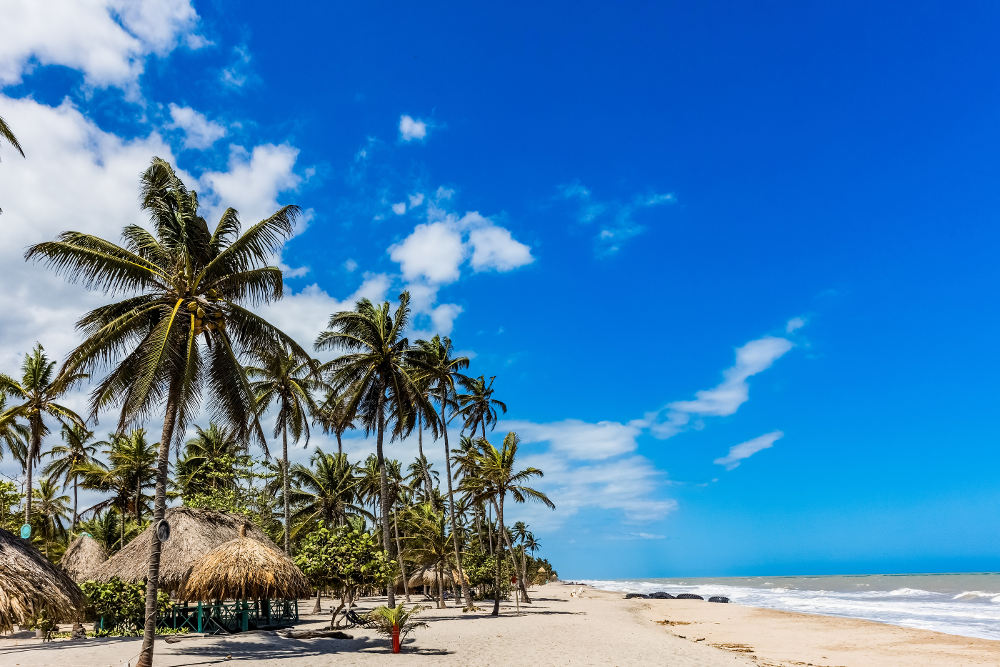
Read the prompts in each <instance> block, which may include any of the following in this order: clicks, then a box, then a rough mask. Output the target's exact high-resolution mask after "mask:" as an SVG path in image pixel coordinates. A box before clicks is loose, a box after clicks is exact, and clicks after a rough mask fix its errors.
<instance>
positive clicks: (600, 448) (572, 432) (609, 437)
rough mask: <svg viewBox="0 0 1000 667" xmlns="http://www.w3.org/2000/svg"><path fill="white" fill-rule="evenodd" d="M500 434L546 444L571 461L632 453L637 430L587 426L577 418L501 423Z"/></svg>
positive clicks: (610, 424)
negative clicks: (541, 421) (501, 432)
mask: <svg viewBox="0 0 1000 667" xmlns="http://www.w3.org/2000/svg"><path fill="white" fill-rule="evenodd" d="M501 429H502V430H504V431H507V430H510V431H516V432H517V434H518V435H519V436H520V437H521V440H522V441H523V442H526V443H531V442H548V443H550V444H551V446H552V449H553V450H555V451H558V452H562V453H563V454H565V455H566V456H567V457H569V458H572V459H582V460H601V459H607V458H611V457H613V456H618V455H620V454H627V453H628V452H632V451H635V448H636V441H635V439H636V438H637V437H638V436H639V433H640V429H639V428H638V427H637V426H635V425H630V424H621V423H619V422H612V421H600V422H597V423H588V422H584V421H581V420H579V419H565V420H563V421H558V422H550V423H546V424H538V423H533V422H528V421H516V420H504V421H503V423H502V424H501Z"/></svg>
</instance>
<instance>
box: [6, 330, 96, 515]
mask: <svg viewBox="0 0 1000 667" xmlns="http://www.w3.org/2000/svg"><path fill="white" fill-rule="evenodd" d="M55 369H56V362H54V361H49V358H48V356H46V354H45V350H44V349H42V346H41V345H38V344H36V345H35V349H34V350H32V351H31V353H30V354H26V355H24V363H22V364H21V380H20V381H17V380H15V379H14V378H12V377H10V376H9V375H3V374H0V393H3V394H6V395H7V396H8V397H10V398H14V399H15V400H18V401H21V403H19V404H17V405H12V406H10V407H8V408H7V409H6V410H5V411H4V412H3V413H2V414H0V432H3V430H4V429H5V428H10V427H11V425H12V424H13V423H14V422H17V421H21V420H23V421H25V422H27V425H28V429H29V431H30V434H31V437H30V439H29V442H28V450H27V452H25V457H24V469H25V474H26V477H27V481H26V482H25V488H26V489H27V494H28V497H27V499H26V501H25V503H24V523H26V524H30V523H31V509H32V508H31V492H32V488H31V476H32V472H33V468H34V464H35V462H36V461H38V460H39V458H41V455H42V438H44V437H45V436H46V435H48V433H49V427H48V425H47V424H46V423H45V417H46V416H52V417H55V418H56V419H57V420H59V422H61V423H62V424H63V425H66V424H76V425H77V426H83V419H82V418H81V417H80V416H79V415H78V414H76V413H75V412H73V411H72V410H70V409H69V408H67V407H66V406H64V405H61V404H60V403H57V402H56V401H57V400H58V399H60V398H61V397H62V396H63V395H64V394H65V393H66V392H67V391H69V390H70V389H71V388H72V387H73V385H74V384H76V383H77V382H79V381H80V380H82V379H83V378H85V377H87V376H86V375H85V374H84V373H80V372H77V371H73V370H69V371H64V372H61V373H59V374H58V375H56V372H55Z"/></svg>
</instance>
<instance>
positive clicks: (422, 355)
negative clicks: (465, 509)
mask: <svg viewBox="0 0 1000 667" xmlns="http://www.w3.org/2000/svg"><path fill="white" fill-rule="evenodd" d="M413 357H414V358H413V361H412V363H413V366H414V368H416V369H417V372H418V373H419V375H420V377H421V378H423V379H424V380H425V381H426V383H427V387H428V391H429V392H430V394H431V395H432V396H434V398H435V399H436V400H437V402H438V405H439V406H440V408H441V413H440V415H439V418H440V424H441V427H440V428H441V434H442V435H443V436H444V466H445V477H446V479H447V480H448V511H449V516H450V519H451V532H452V535H457V534H458V522H457V521H456V520H455V492H454V489H453V488H452V482H451V480H452V476H451V447H450V446H449V445H448V413H447V411H446V410H447V408H448V407H449V406H454V405H455V398H454V396H455V384H456V383H461V382H465V383H467V382H470V380H469V378H468V377H466V376H465V375H463V374H462V373H461V371H462V370H464V369H466V368H468V367H469V358H468V357H456V356H454V346H453V345H452V343H451V338H448V337H447V336H445V337H444V338H441V337H440V336H434V338H432V339H430V340H418V341H417V354H415V355H413ZM452 545H453V546H454V548H455V565H456V567H457V568H458V578H459V582H460V583H461V587H462V599H463V600H465V606H466V608H467V609H471V608H472V606H473V604H472V595H471V594H470V593H469V585H468V584H467V583H466V581H465V573H464V571H463V570H462V554H461V549H460V548H459V544H458V540H452Z"/></svg>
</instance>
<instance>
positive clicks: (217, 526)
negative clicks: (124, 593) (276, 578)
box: [98, 507, 277, 592]
mask: <svg viewBox="0 0 1000 667" xmlns="http://www.w3.org/2000/svg"><path fill="white" fill-rule="evenodd" d="M165 518H166V520H167V521H168V522H169V523H170V539H169V540H167V541H166V542H164V543H163V545H162V551H161V554H160V588H162V589H163V590H165V591H170V592H173V591H176V590H177V589H178V588H180V586H181V584H183V583H184V581H185V579H187V576H188V573H189V572H190V571H191V567H192V566H193V565H194V564H195V563H197V562H198V561H200V560H201V559H202V558H204V557H205V556H206V555H207V554H208V552H210V551H211V550H212V549H214V548H216V547H218V546H220V545H222V544H225V543H226V542H229V541H230V540H234V539H236V538H237V537H239V535H240V527H241V526H243V525H244V524H245V523H246V519H245V518H244V517H242V516H238V515H236V514H228V513H226V512H218V511H216V510H204V509H193V508H190V507H171V508H169V509H167V513H166V517H165ZM153 530H154V527H153V525H152V524H150V525H149V526H148V527H147V528H146V530H144V531H142V532H141V533H140V534H139V536H138V537H136V538H135V539H134V540H132V541H131V542H129V543H128V544H127V545H125V548H124V549H122V550H121V551H119V552H118V553H116V554H115V555H114V556H112V557H111V558H110V559H108V560H107V561H106V562H105V563H104V565H103V567H102V568H101V572H100V573H99V576H98V579H100V580H103V581H107V580H108V579H110V578H111V577H118V578H119V579H121V580H122V581H133V582H138V581H143V580H144V579H146V577H147V575H148V574H149V545H150V542H151V541H152V539H153ZM247 537H248V538H250V539H254V540H257V541H258V542H263V543H264V544H266V545H268V546H270V547H272V548H274V549H277V547H276V546H275V545H274V542H272V541H271V540H270V539H269V538H268V537H267V535H265V534H264V532H263V531H261V530H260V529H259V528H257V527H256V526H254V525H252V524H251V525H250V526H249V527H248V528H247Z"/></svg>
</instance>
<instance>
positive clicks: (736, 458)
mask: <svg viewBox="0 0 1000 667" xmlns="http://www.w3.org/2000/svg"><path fill="white" fill-rule="evenodd" d="M784 435H785V434H784V433H782V432H781V431H771V432H770V433H765V434H764V435H759V436H757V437H756V438H754V439H753V440H747V441H746V442H741V443H740V444H738V445H733V446H732V447H730V448H729V453H728V454H726V455H725V456H722V457H719V458H717V459H715V461H714V463H716V464H717V465H720V466H726V470H732V469H733V468H736V467H737V466H739V465H740V463H742V462H743V460H744V459H748V458H750V457H751V456H753V455H754V454H756V453H757V452H759V451H761V450H762V449H768V448H770V447H771V446H773V445H774V443H775V442H777V441H778V440H779V439H781V438H782V437H784Z"/></svg>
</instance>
